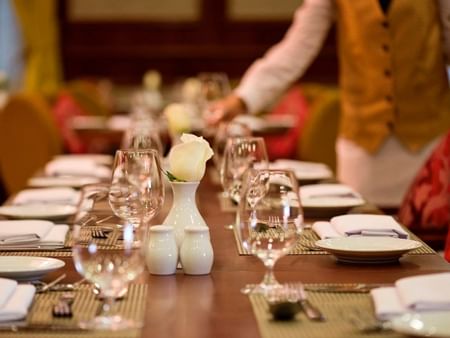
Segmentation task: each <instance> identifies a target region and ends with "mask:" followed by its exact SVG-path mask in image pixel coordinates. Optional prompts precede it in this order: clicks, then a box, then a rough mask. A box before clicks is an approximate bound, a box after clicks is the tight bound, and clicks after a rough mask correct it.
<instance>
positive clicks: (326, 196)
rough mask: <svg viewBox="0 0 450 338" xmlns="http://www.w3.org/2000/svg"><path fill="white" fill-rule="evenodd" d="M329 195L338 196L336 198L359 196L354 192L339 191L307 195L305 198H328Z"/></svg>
mask: <svg viewBox="0 0 450 338" xmlns="http://www.w3.org/2000/svg"><path fill="white" fill-rule="evenodd" d="M330 197H338V198H359V196H357V195H355V194H354V193H350V192H348V193H341V194H316V195H309V196H307V198H330Z"/></svg>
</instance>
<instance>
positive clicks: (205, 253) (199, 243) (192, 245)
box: [180, 226, 214, 275]
mask: <svg viewBox="0 0 450 338" xmlns="http://www.w3.org/2000/svg"><path fill="white" fill-rule="evenodd" d="M184 231H185V236H184V240H183V243H182V244H181V248H180V261H181V265H182V267H183V271H184V273H185V274H188V275H206V274H209V273H210V272H211V268H212V265H213V261H214V252H213V248H212V245H211V241H210V238H209V229H208V228H204V227H195V226H188V227H186V228H185V229H184Z"/></svg>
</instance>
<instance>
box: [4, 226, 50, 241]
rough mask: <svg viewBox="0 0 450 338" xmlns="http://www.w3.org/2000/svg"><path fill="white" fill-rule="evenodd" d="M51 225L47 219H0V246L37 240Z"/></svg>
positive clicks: (45, 233)
mask: <svg viewBox="0 0 450 338" xmlns="http://www.w3.org/2000/svg"><path fill="white" fill-rule="evenodd" d="M52 227H53V223H52V222H49V221H38V220H27V221H0V246H1V245H11V244H21V243H30V242H37V241H39V240H41V239H43V238H45V237H46V236H47V235H48V233H49V232H50V230H51V229H52Z"/></svg>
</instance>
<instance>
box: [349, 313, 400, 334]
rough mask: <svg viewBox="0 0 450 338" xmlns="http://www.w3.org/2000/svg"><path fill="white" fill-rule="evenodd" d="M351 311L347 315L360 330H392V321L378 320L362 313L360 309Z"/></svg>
mask: <svg viewBox="0 0 450 338" xmlns="http://www.w3.org/2000/svg"><path fill="white" fill-rule="evenodd" d="M349 312H350V313H349V315H348V317H347V319H348V321H349V322H350V323H351V324H352V325H354V326H355V327H356V328H357V329H358V330H359V331H360V332H363V333H376V332H381V331H387V330H392V324H391V322H390V321H381V320H378V319H376V318H374V317H373V316H371V315H369V314H367V313H362V311H360V310H359V309H352V310H350V311H349Z"/></svg>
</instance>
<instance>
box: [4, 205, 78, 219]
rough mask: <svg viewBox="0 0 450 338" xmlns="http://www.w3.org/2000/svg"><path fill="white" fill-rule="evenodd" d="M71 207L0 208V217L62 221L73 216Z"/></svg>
mask: <svg viewBox="0 0 450 338" xmlns="http://www.w3.org/2000/svg"><path fill="white" fill-rule="evenodd" d="M76 211H77V208H76V207H75V206H73V205H61V204H23V205H5V206H2V207H0V215H3V216H6V217H9V218H14V219H49V220H50V219H52V220H53V219H62V218H65V217H68V216H71V215H73V214H75V212H76Z"/></svg>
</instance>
